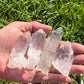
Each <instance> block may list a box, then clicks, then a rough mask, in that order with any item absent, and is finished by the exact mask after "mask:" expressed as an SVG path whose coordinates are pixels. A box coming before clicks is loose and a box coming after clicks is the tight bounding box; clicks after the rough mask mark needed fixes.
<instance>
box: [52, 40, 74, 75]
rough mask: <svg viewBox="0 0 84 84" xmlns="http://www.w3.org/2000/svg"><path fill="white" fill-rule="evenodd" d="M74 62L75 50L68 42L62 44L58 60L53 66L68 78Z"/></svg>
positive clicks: (57, 55) (57, 56)
mask: <svg viewBox="0 0 84 84" xmlns="http://www.w3.org/2000/svg"><path fill="white" fill-rule="evenodd" d="M72 61H73V50H72V47H71V44H70V43H69V42H68V41H67V42H64V43H62V44H61V46H60V47H59V48H58V50H57V54H56V60H55V61H54V62H53V66H54V67H55V68H56V69H57V70H58V71H59V72H60V73H61V74H63V75H64V76H68V74H69V72H70V69H71V65H72Z"/></svg>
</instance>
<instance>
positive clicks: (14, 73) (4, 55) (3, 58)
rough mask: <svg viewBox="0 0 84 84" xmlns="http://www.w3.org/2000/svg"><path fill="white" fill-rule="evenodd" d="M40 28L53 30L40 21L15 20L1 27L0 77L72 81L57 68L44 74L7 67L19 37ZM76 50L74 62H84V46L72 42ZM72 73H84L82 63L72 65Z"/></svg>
mask: <svg viewBox="0 0 84 84" xmlns="http://www.w3.org/2000/svg"><path fill="white" fill-rule="evenodd" d="M38 29H43V30H44V31H45V32H46V33H48V32H49V31H50V30H51V27H50V26H47V25H44V24H41V23H38V22H13V23H11V24H9V25H7V26H5V27H4V28H2V29H0V78H3V79H6V80H10V81H16V82H24V83H26V82H56V83H58V82H60V83H62V82H70V81H71V79H70V77H65V76H63V75H61V74H56V73H55V72H56V70H55V69H54V68H51V72H54V73H49V75H44V74H42V73H41V72H37V71H36V70H35V69H33V70H29V69H23V68H15V69H11V68H8V67H7V62H8V58H9V55H10V53H11V49H12V48H13V46H14V44H15V43H16V41H17V39H18V37H19V36H20V35H21V34H22V33H24V32H26V31H30V32H32V33H33V32H35V31H37V30H38ZM71 44H72V48H73V50H74V53H75V55H74V61H73V63H74V64H84V55H83V54H82V53H84V46H83V45H81V44H77V43H71ZM70 73H72V74H78V73H79V74H80V73H84V67H83V66H82V65H72V68H71V71H70Z"/></svg>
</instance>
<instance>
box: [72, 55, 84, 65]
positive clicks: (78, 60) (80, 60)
mask: <svg viewBox="0 0 84 84" xmlns="http://www.w3.org/2000/svg"><path fill="white" fill-rule="evenodd" d="M73 64H84V54H81V55H75V57H74V60H73Z"/></svg>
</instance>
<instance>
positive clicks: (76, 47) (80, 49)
mask: <svg viewBox="0 0 84 84" xmlns="http://www.w3.org/2000/svg"><path fill="white" fill-rule="evenodd" d="M63 42H64V41H61V42H60V44H62V43H63ZM71 45H72V49H73V51H74V54H80V53H84V45H82V44H79V43H71Z"/></svg>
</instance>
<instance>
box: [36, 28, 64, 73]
mask: <svg viewBox="0 0 84 84" xmlns="http://www.w3.org/2000/svg"><path fill="white" fill-rule="evenodd" d="M62 35H63V31H62V28H61V27H60V28H58V29H57V30H56V31H54V32H51V33H50V35H49V37H48V39H47V41H46V43H45V46H44V49H43V52H42V54H41V57H40V62H39V64H38V65H37V70H39V71H41V72H43V73H44V74H48V72H49V69H50V66H51V64H52V62H53V61H54V60H55V57H56V50H57V48H58V46H59V42H60V40H61V38H62Z"/></svg>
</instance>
